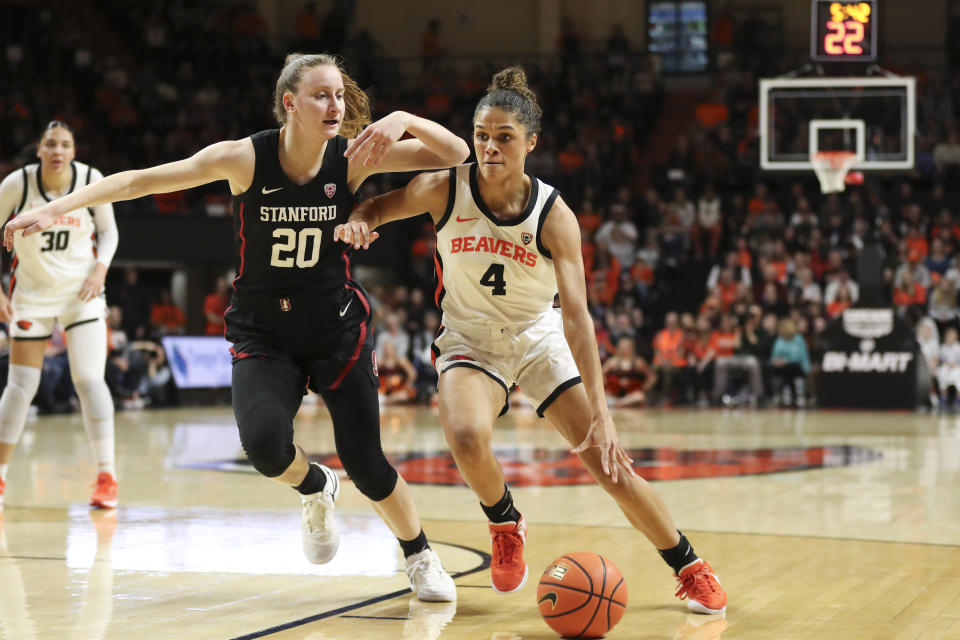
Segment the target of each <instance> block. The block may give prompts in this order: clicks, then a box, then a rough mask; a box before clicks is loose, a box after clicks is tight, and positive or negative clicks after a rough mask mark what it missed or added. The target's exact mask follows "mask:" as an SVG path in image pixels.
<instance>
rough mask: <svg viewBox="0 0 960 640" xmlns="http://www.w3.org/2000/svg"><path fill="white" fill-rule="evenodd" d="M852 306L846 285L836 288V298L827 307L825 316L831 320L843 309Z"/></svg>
mask: <svg viewBox="0 0 960 640" xmlns="http://www.w3.org/2000/svg"><path fill="white" fill-rule="evenodd" d="M852 304H853V298H852V297H851V295H850V289H849V288H848V287H847V286H846V285H840V286H839V287H837V293H836V297H834V299H833V302H831V303H829V304H828V305H827V316H828V317H829V318H831V319H833V318H836V317H838V316H839V315H840V314H841V313H843V311H844V310H845V309H849V308H850V305H852Z"/></svg>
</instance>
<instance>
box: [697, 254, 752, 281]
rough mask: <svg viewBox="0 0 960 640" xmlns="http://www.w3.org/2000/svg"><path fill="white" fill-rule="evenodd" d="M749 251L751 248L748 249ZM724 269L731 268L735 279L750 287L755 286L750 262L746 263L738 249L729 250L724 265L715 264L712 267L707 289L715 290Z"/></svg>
mask: <svg viewBox="0 0 960 640" xmlns="http://www.w3.org/2000/svg"><path fill="white" fill-rule="evenodd" d="M748 253H749V250H748ZM724 269H730V271H732V272H733V275H734V279H735V280H736V281H737V282H740V283H743V284H745V285H747V286H748V287H752V286H753V278H752V277H751V275H750V264H749V263H748V264H746V265H744V264H743V263H742V262H741V260H740V256H739V254H738V253H737V252H736V251H728V252H727V254H726V255H725V256H724V263H723V265H719V264H715V265H713V267H712V268H711V269H710V275H709V276H707V289H708V290H713V289H714V288H715V287H716V286H717V282H719V280H720V272H721V271H723V270H724Z"/></svg>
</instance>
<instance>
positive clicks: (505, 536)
mask: <svg viewBox="0 0 960 640" xmlns="http://www.w3.org/2000/svg"><path fill="white" fill-rule="evenodd" d="M489 526H490V537H491V538H493V555H492V557H491V558H490V582H491V583H492V584H493V590H494V591H496V592H497V593H511V592H513V591H517V590H518V589H520V588H521V587H523V585H525V584H526V583H527V574H528V573H529V571H528V569H527V563H526V562H524V561H523V543H524V542H526V540H527V521H526V520H525V519H524V518H523V516H520V521H519V522H506V523H502V524H493V523H492V522H491V523H489Z"/></svg>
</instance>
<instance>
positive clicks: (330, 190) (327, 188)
mask: <svg viewBox="0 0 960 640" xmlns="http://www.w3.org/2000/svg"><path fill="white" fill-rule="evenodd" d="M323 192H324V193H325V194H327V197H328V198H332V197H333V194H335V193H336V192H337V185H335V184H334V183H332V182H328V183H327V184H325V185H323Z"/></svg>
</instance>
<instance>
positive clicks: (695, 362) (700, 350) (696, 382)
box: [686, 315, 716, 407]
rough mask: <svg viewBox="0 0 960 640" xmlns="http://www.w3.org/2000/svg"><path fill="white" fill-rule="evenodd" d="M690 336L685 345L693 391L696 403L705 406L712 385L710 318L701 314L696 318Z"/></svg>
mask: <svg viewBox="0 0 960 640" xmlns="http://www.w3.org/2000/svg"><path fill="white" fill-rule="evenodd" d="M690 334H691V338H692V339H690V340H689V342H688V344H687V346H686V351H687V357H688V359H689V364H690V366H691V368H692V374H693V386H694V393H695V394H696V399H697V404H698V405H699V406H701V407H706V406H707V405H709V403H710V397H709V393H710V390H711V388H712V387H713V374H714V356H715V355H716V353H715V351H714V349H713V343H712V341H711V339H710V337H711V334H712V331H711V327H710V320H709V319H708V318H707V317H706V316H704V315H701V316H700V317H698V318H697V325H696V328H695V329H694V330H693V331H692V332H690Z"/></svg>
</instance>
